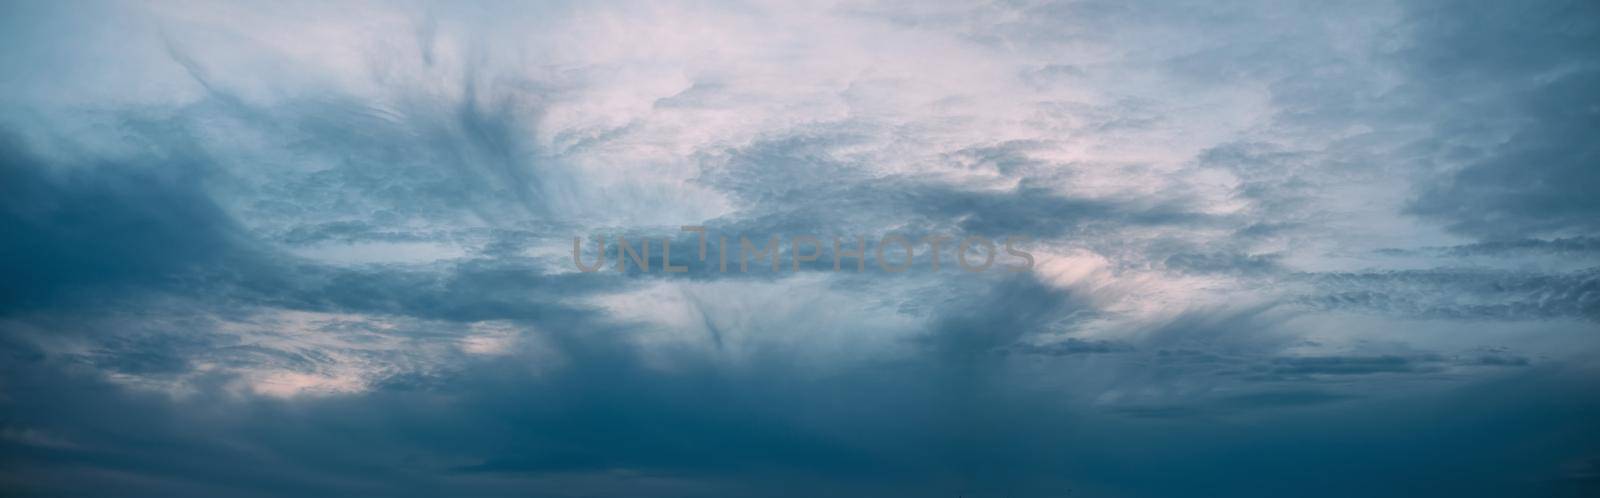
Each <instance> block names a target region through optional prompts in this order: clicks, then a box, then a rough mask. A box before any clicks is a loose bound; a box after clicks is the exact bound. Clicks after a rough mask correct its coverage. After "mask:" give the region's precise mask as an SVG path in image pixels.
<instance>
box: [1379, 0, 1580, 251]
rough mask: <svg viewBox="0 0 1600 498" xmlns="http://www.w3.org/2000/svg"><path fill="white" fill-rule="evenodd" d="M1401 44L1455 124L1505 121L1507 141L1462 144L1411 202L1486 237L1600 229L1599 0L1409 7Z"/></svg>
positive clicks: (1466, 127)
mask: <svg viewBox="0 0 1600 498" xmlns="http://www.w3.org/2000/svg"><path fill="white" fill-rule="evenodd" d="M1407 9H1408V11H1409V14H1410V15H1411V16H1412V17H1413V19H1412V22H1411V24H1410V26H1409V27H1410V29H1412V30H1413V32H1414V33H1415V37H1416V39H1415V41H1414V42H1413V44H1412V46H1410V47H1408V48H1407V49H1406V50H1404V51H1402V52H1401V54H1400V55H1401V57H1402V59H1403V61H1404V62H1405V64H1406V65H1407V67H1408V68H1409V69H1410V70H1411V71H1412V72H1413V73H1414V74H1415V75H1416V77H1417V80H1418V83H1417V84H1418V86H1417V87H1416V88H1412V89H1409V90H1408V92H1414V93H1424V92H1425V93H1427V94H1428V95H1425V96H1420V97H1421V98H1425V99H1436V101H1438V102H1441V103H1442V104H1443V105H1447V106H1449V107H1448V109H1449V110H1448V111H1446V112H1445V114H1444V117H1445V118H1446V119H1447V120H1448V121H1449V122H1450V123H1452V124H1451V125H1450V126H1449V127H1446V128H1444V130H1446V131H1454V130H1462V131H1463V132H1464V133H1462V134H1463V135H1465V136H1468V137H1471V136H1473V135H1470V134H1469V133H1470V132H1471V131H1472V130H1471V129H1472V128H1473V127H1479V126H1508V127H1509V130H1508V134H1507V135H1506V136H1505V138H1504V139H1503V140H1499V141H1496V142H1493V143H1468V144H1462V145H1460V147H1461V148H1463V149H1465V151H1467V152H1466V158H1465V161H1463V164H1462V165H1461V168H1460V169H1459V170H1458V171H1455V172H1453V173H1448V174H1446V175H1445V176H1444V177H1443V178H1441V180H1440V181H1439V182H1437V183H1434V184H1431V185H1427V186H1424V187H1423V188H1422V190H1421V191H1420V192H1419V196H1418V197H1417V199H1416V201H1415V203H1414V204H1413V205H1412V208H1411V209H1412V210H1413V211H1415V212H1416V213H1418V214H1422V215H1425V216H1431V217H1436V218H1439V219H1442V220H1445V221H1447V222H1448V223H1449V226H1450V227H1451V228H1453V229H1455V230H1459V231H1461V232H1463V233H1468V234H1471V235H1475V236H1480V237H1487V238H1508V237H1520V236H1530V235H1533V236H1539V235H1556V236H1562V235H1565V236H1574V235H1580V236H1589V235H1593V234H1594V233H1596V231H1597V230H1600V224H1596V223H1597V222H1596V221H1595V220H1600V202H1596V201H1595V196H1594V195H1593V192H1594V191H1595V189H1596V188H1600V169H1597V168H1596V167H1595V166H1596V164H1600V146H1597V145H1596V142H1595V141H1594V140H1593V139H1592V137H1593V136H1595V135H1596V134H1597V133H1600V117H1597V114H1596V111H1595V109H1596V106H1597V105H1600V67H1597V66H1596V64H1600V62H1597V61H1600V49H1597V48H1595V47H1600V10H1597V9H1596V6H1595V4H1594V3H1592V2H1582V1H1575V2H1566V1H1563V2H1538V3H1535V4H1530V5H1527V6H1519V7H1513V6H1510V5H1500V4H1482V5H1475V6H1473V7H1472V8H1461V7H1460V6H1457V5H1455V4H1451V3H1442V2H1417V3H1415V4H1411V5H1407Z"/></svg>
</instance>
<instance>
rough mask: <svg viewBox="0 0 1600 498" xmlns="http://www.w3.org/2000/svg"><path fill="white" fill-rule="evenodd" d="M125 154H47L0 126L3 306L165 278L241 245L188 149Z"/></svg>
mask: <svg viewBox="0 0 1600 498" xmlns="http://www.w3.org/2000/svg"><path fill="white" fill-rule="evenodd" d="M164 152H165V153H164V154H162V155H155V156H149V157H138V158H133V159H129V160H108V159H101V158H93V157H90V158H83V159H82V160H81V161H77V162H74V163H67V164H62V163H55V162H51V161H47V160H45V159H43V158H40V157H39V156H37V155H35V154H34V153H33V152H31V151H30V150H29V148H28V146H27V145H26V144H25V143H24V142H23V140H22V139H21V138H19V137H17V136H16V135H13V134H11V133H9V132H6V131H4V130H0V225H3V226H5V229H6V232H7V233H6V236H5V237H4V238H3V240H0V269H3V271H4V272H5V274H6V278H5V279H4V282H3V283H0V312H6V311H16V310H17V309H18V308H26V307H33V306H42V305H50V304H54V303H55V302H57V301H59V300H62V299H68V298H70V297H72V295H74V293H75V291H80V290H91V291H92V290H95V288H96V287H98V286H103V285H127V286H132V287H134V288H137V287H138V286H146V285H157V284H162V283H170V281H169V280H168V279H171V278H176V277H179V276H181V275H182V274H184V273H186V272H188V271H189V270H192V269H194V268H200V267H206V266H214V265H218V264H220V263H222V262H224V261H226V260H227V258H230V257H235V256H238V253H239V252H242V251H244V250H246V249H247V245H246V244H247V242H246V240H245V239H246V238H247V236H246V235H245V234H244V233H242V232H241V231H240V230H239V229H238V227H237V226H235V225H234V224H233V222H232V220H230V219H229V218H228V217H227V216H226V215H224V214H223V213H222V211H221V210H220V209H218V207H217V206H216V205H215V204H214V203H213V202H212V201H211V199H210V198H209V197H207V196H206V195H205V193H204V192H202V191H201V190H200V187H199V185H198V183H197V178H198V177H199V176H201V175H204V174H205V173H206V171H205V168H204V163H205V161H208V159H207V158H206V157H204V156H203V155H202V154H200V153H199V152H198V151H196V150H194V149H193V148H192V147H184V146H182V144H179V145H178V146H177V147H174V148H170V149H167V150H165V151H164Z"/></svg>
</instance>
